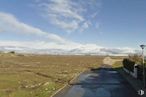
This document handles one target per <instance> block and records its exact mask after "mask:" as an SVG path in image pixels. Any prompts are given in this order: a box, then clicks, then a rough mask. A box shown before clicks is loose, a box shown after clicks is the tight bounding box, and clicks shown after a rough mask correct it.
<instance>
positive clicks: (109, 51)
mask: <svg viewBox="0 0 146 97" xmlns="http://www.w3.org/2000/svg"><path fill="white" fill-rule="evenodd" d="M0 51H3V52H10V51H15V52H17V53H34V54H54V55H117V56H120V55H121V56H123V55H127V54H129V53H139V52H140V51H138V50H130V49H128V48H127V49H126V48H125V49H113V48H95V49H92V50H90V49H89V50H88V49H86V48H76V49H69V50H67V49H49V48H48V49H46V48H45V49H41V48H39V49H38V48H31V47H23V46H0Z"/></svg>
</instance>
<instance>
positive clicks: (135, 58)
mask: <svg viewBox="0 0 146 97" xmlns="http://www.w3.org/2000/svg"><path fill="white" fill-rule="evenodd" d="M129 59H130V60H131V61H134V62H135V63H136V64H141V63H142V57H141V55H138V54H133V55H129Z"/></svg>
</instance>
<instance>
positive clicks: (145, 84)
mask: <svg viewBox="0 0 146 97" xmlns="http://www.w3.org/2000/svg"><path fill="white" fill-rule="evenodd" d="M140 47H141V48H142V64H143V85H144V87H146V83H145V64H144V48H145V47H146V45H140Z"/></svg>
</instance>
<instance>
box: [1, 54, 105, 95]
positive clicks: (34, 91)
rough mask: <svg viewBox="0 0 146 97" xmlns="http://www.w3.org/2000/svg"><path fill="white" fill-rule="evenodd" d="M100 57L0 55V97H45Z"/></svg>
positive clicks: (98, 64) (100, 60) (96, 61)
mask: <svg viewBox="0 0 146 97" xmlns="http://www.w3.org/2000/svg"><path fill="white" fill-rule="evenodd" d="M103 58H104V57H100V56H59V55H58V56H51V55H16V54H0V97H49V96H50V95H51V94H52V93H54V91H56V90H57V89H59V88H60V87H62V86H63V85H64V84H66V83H67V82H68V81H69V80H71V79H72V78H73V77H74V75H76V74H78V73H80V72H82V71H84V70H86V69H89V68H98V67H99V66H100V64H102V60H103Z"/></svg>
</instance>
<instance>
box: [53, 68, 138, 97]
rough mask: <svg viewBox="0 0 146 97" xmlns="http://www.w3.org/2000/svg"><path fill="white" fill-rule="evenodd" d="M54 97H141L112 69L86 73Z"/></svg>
mask: <svg viewBox="0 0 146 97" xmlns="http://www.w3.org/2000/svg"><path fill="white" fill-rule="evenodd" d="M54 97H140V96H139V95H138V94H137V92H136V91H135V90H134V89H133V88H132V87H131V85H130V84H129V83H128V82H127V81H126V80H125V79H124V78H123V77H122V76H121V75H120V74H119V73H118V72H117V71H114V70H113V69H111V68H100V69H98V70H93V71H89V72H85V73H83V74H81V75H80V76H79V78H78V79H77V80H76V81H75V82H73V83H70V87H69V88H68V89H66V90H64V91H63V92H60V93H58V94H57V95H56V96H54Z"/></svg>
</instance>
